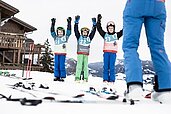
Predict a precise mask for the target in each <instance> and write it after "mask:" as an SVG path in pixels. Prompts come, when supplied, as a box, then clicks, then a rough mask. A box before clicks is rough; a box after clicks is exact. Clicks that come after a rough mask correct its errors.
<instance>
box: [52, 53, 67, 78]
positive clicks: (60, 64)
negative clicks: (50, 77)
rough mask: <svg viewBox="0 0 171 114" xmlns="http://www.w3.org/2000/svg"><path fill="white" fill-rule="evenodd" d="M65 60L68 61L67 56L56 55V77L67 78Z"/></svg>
mask: <svg viewBox="0 0 171 114" xmlns="http://www.w3.org/2000/svg"><path fill="white" fill-rule="evenodd" d="M65 59H66V55H55V64H54V76H55V77H59V78H66V69H65Z"/></svg>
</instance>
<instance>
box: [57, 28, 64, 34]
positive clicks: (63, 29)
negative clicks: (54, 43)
mask: <svg viewBox="0 0 171 114" xmlns="http://www.w3.org/2000/svg"><path fill="white" fill-rule="evenodd" d="M58 30H62V31H63V35H65V29H64V28H63V27H58V28H57V29H56V31H58ZM57 36H58V32H57Z"/></svg>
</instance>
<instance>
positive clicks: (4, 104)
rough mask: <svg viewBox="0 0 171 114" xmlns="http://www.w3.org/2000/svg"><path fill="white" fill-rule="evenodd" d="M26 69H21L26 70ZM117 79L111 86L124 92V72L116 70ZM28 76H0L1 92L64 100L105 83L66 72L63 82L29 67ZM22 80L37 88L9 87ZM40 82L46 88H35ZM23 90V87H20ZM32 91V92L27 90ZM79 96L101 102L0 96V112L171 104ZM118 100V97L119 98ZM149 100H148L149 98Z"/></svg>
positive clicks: (138, 109)
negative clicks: (28, 101) (35, 102)
mask: <svg viewBox="0 0 171 114" xmlns="http://www.w3.org/2000/svg"><path fill="white" fill-rule="evenodd" d="M9 72H10V73H11V74H12V73H15V74H16V75H17V76H18V77H22V71H21V70H10V71H9ZM25 73H26V72H24V74H25ZM117 75H118V76H117V79H118V80H116V82H115V86H114V88H115V89H116V90H117V93H118V94H119V95H123V92H124V91H125V89H126V83H125V81H124V80H122V78H121V77H125V76H124V74H117ZM30 77H31V78H33V79H32V80H21V79H14V78H9V77H4V76H0V94H4V95H6V96H10V95H12V98H24V97H26V98H30V99H42V98H43V97H45V96H46V97H47V96H53V97H55V99H58V100H62V99H63V100H65V99H74V98H72V97H71V96H74V95H76V94H81V93H84V91H83V90H88V88H89V87H90V86H93V87H95V88H97V89H100V88H101V87H103V86H104V83H102V78H99V77H92V76H91V75H90V76H89V82H87V83H85V82H84V83H76V82H75V81H74V76H67V78H66V79H65V82H56V81H53V78H54V77H53V74H52V73H46V72H38V71H31V73H30ZM18 82H22V83H24V84H28V83H29V82H34V83H35V87H33V88H34V89H35V90H37V91H33V90H23V91H25V92H21V91H19V90H15V89H12V88H10V86H9V85H14V84H15V83H18ZM40 84H43V85H46V86H48V87H49V89H46V90H45V89H40V88H38V87H39V85H40ZM144 87H145V89H148V90H151V88H152V87H151V86H150V85H145V86H144ZM19 89H20V90H22V88H19ZM48 92H51V93H59V94H58V95H54V94H51V93H48ZM29 93H32V94H33V95H35V96H33V95H31V94H29ZM79 99H82V100H85V101H86V100H87V101H102V102H90V103H57V102H50V101H43V102H42V103H41V104H38V105H37V106H23V105H21V104H20V102H18V101H17V102H14V101H6V100H5V99H0V107H1V108H0V113H1V114H11V113H14V114H21V113H27V114H30V113H31V114H38V113H39V114H45V113H49V114H53V113H56V114H57V113H58V114H68V113H74V114H81V113H90V114H91V113H106V114H113V113H128V114H129V113H131V114H137V113H140V114H144V113H147V114H149V113H155V114H161V113H165V112H166V113H168V112H169V111H171V109H170V105H168V104H159V103H156V102H153V101H151V100H150V102H146V101H144V102H142V103H139V104H135V105H129V104H127V103H125V104H124V103H121V102H117V101H116V102H115V103H114V102H113V103H111V102H110V103H109V102H108V103H107V102H104V101H106V100H104V99H101V98H99V97H97V96H95V95H91V94H88V93H87V94H86V93H85V96H83V97H82V98H79ZM118 100H120V99H118ZM148 101H149V100H148Z"/></svg>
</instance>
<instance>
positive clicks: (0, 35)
mask: <svg viewBox="0 0 171 114" xmlns="http://www.w3.org/2000/svg"><path fill="white" fill-rule="evenodd" d="M23 41H24V36H23V35H21V34H13V33H5V32H0V48H8V49H9V48H12V49H22V47H23Z"/></svg>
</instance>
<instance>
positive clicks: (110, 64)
mask: <svg viewBox="0 0 171 114" xmlns="http://www.w3.org/2000/svg"><path fill="white" fill-rule="evenodd" d="M101 18H102V16H101V14H98V16H97V30H98V32H99V34H100V35H101V36H102V37H103V39H104V46H103V52H104V54H103V62H104V65H103V81H104V82H112V83H113V82H115V61H116V53H117V51H118V44H117V40H119V38H120V37H121V36H122V33H123V32H122V31H123V30H120V32H115V23H114V22H113V21H109V22H108V23H107V26H106V29H107V32H105V31H104V30H103V29H102V27H101Z"/></svg>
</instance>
